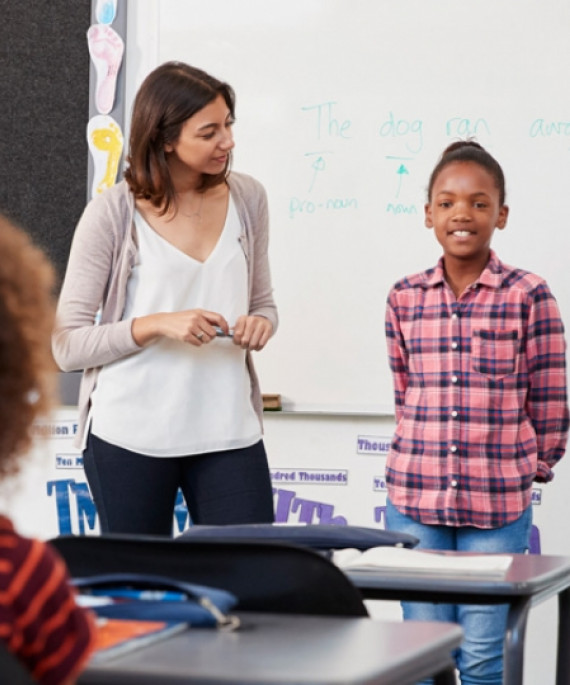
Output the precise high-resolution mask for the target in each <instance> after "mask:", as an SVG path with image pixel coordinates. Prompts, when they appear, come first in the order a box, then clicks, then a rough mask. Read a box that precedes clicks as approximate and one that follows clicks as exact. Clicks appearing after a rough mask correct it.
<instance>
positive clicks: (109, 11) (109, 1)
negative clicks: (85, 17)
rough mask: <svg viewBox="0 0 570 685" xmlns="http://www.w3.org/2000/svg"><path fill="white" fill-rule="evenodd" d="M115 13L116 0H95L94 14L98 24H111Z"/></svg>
mask: <svg viewBox="0 0 570 685" xmlns="http://www.w3.org/2000/svg"><path fill="white" fill-rule="evenodd" d="M116 15H117V0H97V6H96V8H95V16H96V17H97V21H98V22H99V23H100V24H112V23H113V21H114V20H115V17H116Z"/></svg>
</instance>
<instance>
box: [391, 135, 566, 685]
mask: <svg viewBox="0 0 570 685" xmlns="http://www.w3.org/2000/svg"><path fill="white" fill-rule="evenodd" d="M507 216H508V207H507V206H506V205H505V180H504V175H503V171H502V169H501V167H500V165H499V164H498V162H497V161H496V160H495V159H494V158H493V157H492V156H491V155H490V154H489V153H488V152H487V151H486V150H484V149H483V148H482V147H481V146H480V145H478V144H477V143H475V142H473V141H461V142H457V143H453V144H452V145H450V146H449V147H448V148H447V149H446V150H445V151H444V153H443V155H442V157H441V159H440V161H439V163H438V164H437V165H436V167H435V169H434V170H433V172H432V174H431V177H430V181H429V186H428V202H427V204H426V206H425V223H426V226H427V227H428V228H433V229H434V231H435V235H436V238H437V240H438V242H439V243H440V244H441V246H442V248H443V256H442V257H441V259H440V261H439V263H438V264H437V265H436V266H435V267H434V268H432V269H428V270H427V271H424V272H422V273H419V274H415V275H413V276H408V277H406V278H404V279H402V280H400V281H399V282H398V283H396V284H395V285H394V286H393V288H392V289H391V291H390V294H389V296H388V302H387V311H386V335H387V340H388V356H389V362H390V367H391V369H392V373H393V379H394V390H395V404H396V431H395V435H394V438H393V441H392V447H391V450H390V454H389V457H388V462H387V466H386V480H387V484H388V499H387V510H386V525H387V527H388V528H390V529H392V530H399V531H403V532H406V533H411V534H412V535H415V536H416V537H418V538H419V540H420V543H419V545H418V547H421V548H427V549H440V550H459V551H475V552H481V553H483V552H502V553H522V552H525V551H526V550H527V549H528V545H529V537H530V530H531V524H532V511H531V495H532V486H533V482H534V481H537V482H541V483H546V482H548V481H550V480H551V479H552V478H553V473H552V468H553V466H554V465H555V464H556V463H557V462H558V460H559V459H560V458H561V457H562V456H563V454H564V451H565V448H566V440H567V435H568V420H569V418H568V417H569V415H568V402H567V392H566V361H565V350H566V345H565V340H564V328H563V325H562V321H561V318H560V313H559V310H558V306H557V304H556V301H555V299H554V297H553V296H552V294H551V292H550V290H549V288H548V285H547V284H546V283H545V281H544V280H543V279H542V278H540V277H539V276H536V275H535V274H532V273H529V272H528V271H523V270H522V269H518V268H514V267H511V266H508V265H506V264H503V263H502V262H501V261H500V260H499V259H498V257H497V256H496V254H495V253H494V252H493V250H492V249H491V238H492V236H493V233H494V231H495V229H496V228H497V229H499V230H502V229H503V228H505V225H506V223H507ZM403 609H404V617H405V618H408V619H415V620H418V619H420V620H443V621H455V622H458V623H460V624H461V626H462V627H463V630H464V632H465V639H464V642H463V644H462V647H461V650H460V651H459V654H458V655H457V665H458V669H459V672H460V675H461V682H462V684H463V685H472V684H474V683H477V684H483V683H485V684H489V685H500V683H502V672H503V660H502V649H503V638H504V632H505V627H506V615H507V608H506V606H504V605H502V606H473V605H458V606H452V605H442V604H439V605H431V604H418V603H415V604H413V603H412V604H411V603H405V604H404V606H403Z"/></svg>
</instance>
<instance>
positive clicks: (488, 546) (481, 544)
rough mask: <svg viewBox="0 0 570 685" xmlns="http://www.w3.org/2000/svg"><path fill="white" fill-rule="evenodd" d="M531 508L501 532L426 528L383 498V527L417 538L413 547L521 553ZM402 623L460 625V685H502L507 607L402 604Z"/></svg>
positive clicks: (479, 529)
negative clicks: (384, 505)
mask: <svg viewBox="0 0 570 685" xmlns="http://www.w3.org/2000/svg"><path fill="white" fill-rule="evenodd" d="M531 526H532V507H528V509H527V510H526V511H525V512H524V513H523V515H522V516H521V517H520V518H518V519H517V520H516V521H513V523H510V524H508V525H506V526H503V527H502V528H494V529H482V528H473V527H471V526H465V527H460V528H454V527H451V526H429V525H425V524H423V523H419V522H418V521H415V520H414V519H412V518H411V517H409V516H405V515H404V514H401V513H400V512H399V511H398V510H397V509H396V507H394V505H393V504H392V503H391V502H390V500H389V499H387V500H386V528H387V529H389V530H397V531H400V532H402V533H409V534H410V535H415V536H416V537H417V538H419V540H420V542H419V544H418V546H417V549H439V550H457V551H463V552H467V551H469V552H481V553H485V552H498V553H505V554H508V553H524V552H526V551H527V550H528V545H529V539H530V530H531ZM402 609H403V613H404V619H406V620H408V619H411V620H414V621H449V622H453V623H458V624H459V625H460V626H461V627H462V628H463V632H464V639H463V642H462V644H461V647H460V649H459V650H458V653H457V654H456V657H455V658H456V663H457V669H458V670H459V674H460V677H461V683H462V685H483V683H484V684H485V685H501V684H502V682H503V640H504V637H505V631H506V623H507V613H508V605H506V604H497V605H488V606H487V605H475V604H458V605H454V604H427V603H423V602H402Z"/></svg>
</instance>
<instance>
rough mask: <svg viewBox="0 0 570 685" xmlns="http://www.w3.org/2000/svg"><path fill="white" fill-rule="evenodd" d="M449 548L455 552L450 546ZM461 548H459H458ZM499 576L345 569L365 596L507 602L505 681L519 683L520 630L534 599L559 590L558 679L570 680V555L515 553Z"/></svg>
mask: <svg viewBox="0 0 570 685" xmlns="http://www.w3.org/2000/svg"><path fill="white" fill-rule="evenodd" d="M449 554H454V553H453V552H449ZM457 554H459V553H457ZM512 557H513V562H512V564H511V567H510V568H509V570H508V572H507V574H506V575H505V576H504V577H503V578H485V577H482V576H478V577H477V576H475V575H471V576H468V575H463V576H459V575H457V576H455V575H450V574H445V575H441V574H440V575H436V574H429V573H413V572H410V573H405V572H400V571H398V572H397V573H395V572H382V571H381V570H373V571H347V572H346V574H347V575H348V577H349V578H350V580H352V582H353V583H354V584H355V585H356V586H357V587H358V588H359V589H360V591H361V592H362V594H363V596H364V597H365V598H367V599H390V600H400V601H402V600H404V601H410V602H413V601H419V602H449V603H452V604H503V603H508V604H509V605H510V606H509V614H508V619H507V633H506V636H505V647H504V655H505V666H504V673H505V675H504V684H505V685H521V684H522V676H523V651H524V636H525V630H526V622H527V618H528V611H529V609H530V607H531V605H532V604H535V603H538V602H541V601H544V600H545V599H547V598H549V597H552V596H553V595H556V594H557V595H558V657H557V670H556V683H557V685H569V684H570V649H569V645H570V589H569V588H570V558H567V557H554V556H543V555H535V554H530V555H529V554H513V555H512Z"/></svg>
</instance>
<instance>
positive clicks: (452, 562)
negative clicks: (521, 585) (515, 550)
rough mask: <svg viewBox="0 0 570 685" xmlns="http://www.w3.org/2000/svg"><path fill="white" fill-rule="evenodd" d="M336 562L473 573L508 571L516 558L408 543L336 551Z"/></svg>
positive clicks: (356, 568)
mask: <svg viewBox="0 0 570 685" xmlns="http://www.w3.org/2000/svg"><path fill="white" fill-rule="evenodd" d="M332 560H333V562H334V563H335V564H336V565H337V566H338V567H339V568H341V569H343V570H347V571H348V570H351V571H366V570H371V571H373V570H378V569H382V570H383V571H388V570H393V571H398V572H409V573H426V572H428V573H429V572H434V571H435V572H437V573H455V574H465V573H466V574H470V575H494V576H497V575H498V576H502V575H504V574H505V573H506V572H507V570H508V568H509V566H510V565H511V562H512V557H511V556H509V555H507V554H503V555H500V554H476V555H473V554H470V555H465V556H455V555H446V554H438V553H436V552H428V551H421V550H417V549H406V548H404V547H390V546H383V547H371V548H370V549H367V550H365V551H364V552H361V551H360V550H358V549H339V550H334V551H333V556H332Z"/></svg>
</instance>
